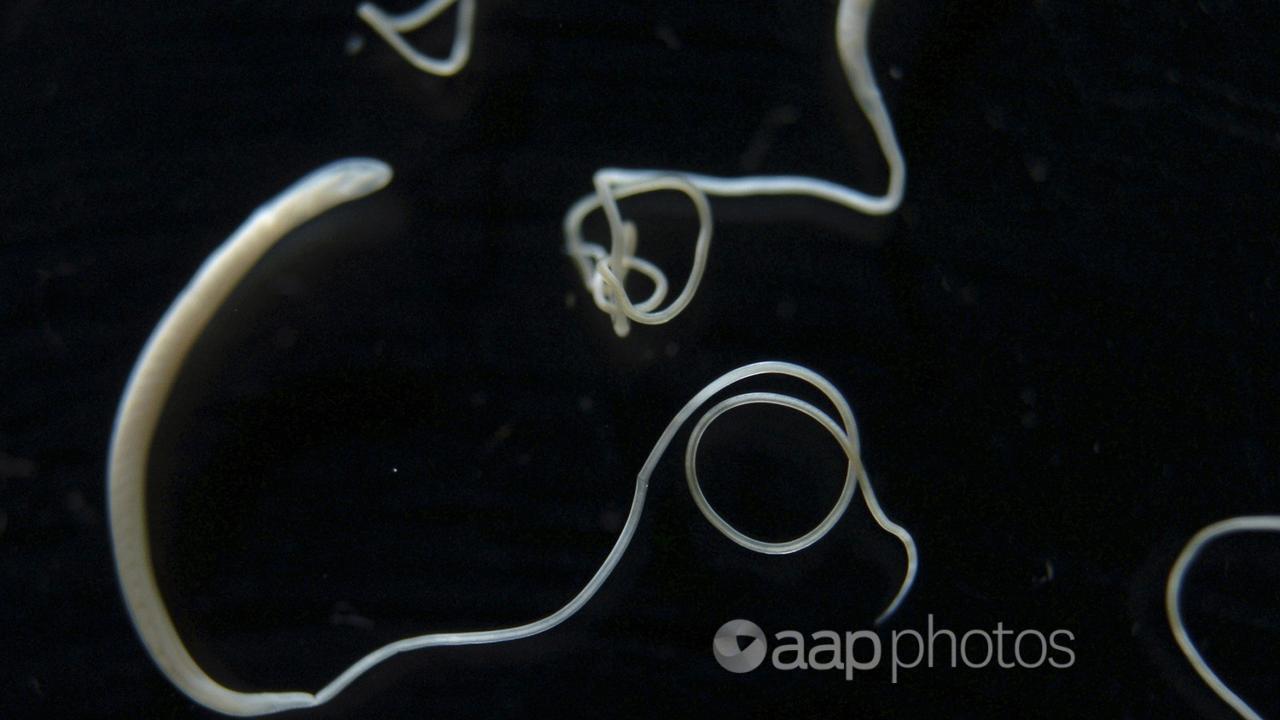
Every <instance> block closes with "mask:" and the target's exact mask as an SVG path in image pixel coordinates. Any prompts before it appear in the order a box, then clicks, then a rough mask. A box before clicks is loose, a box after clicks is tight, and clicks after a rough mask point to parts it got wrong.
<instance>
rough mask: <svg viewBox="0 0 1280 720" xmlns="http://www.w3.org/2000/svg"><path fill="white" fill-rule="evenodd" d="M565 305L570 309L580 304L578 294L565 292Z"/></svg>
mask: <svg viewBox="0 0 1280 720" xmlns="http://www.w3.org/2000/svg"><path fill="white" fill-rule="evenodd" d="M564 306H565V307H566V308H568V309H570V310H572V309H574V308H575V307H577V306H578V294H577V293H571V292H567V293H565V294H564Z"/></svg>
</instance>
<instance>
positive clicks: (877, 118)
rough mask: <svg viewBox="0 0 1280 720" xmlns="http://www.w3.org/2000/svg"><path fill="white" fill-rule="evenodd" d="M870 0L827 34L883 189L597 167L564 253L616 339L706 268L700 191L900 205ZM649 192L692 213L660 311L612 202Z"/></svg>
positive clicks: (654, 271)
mask: <svg viewBox="0 0 1280 720" xmlns="http://www.w3.org/2000/svg"><path fill="white" fill-rule="evenodd" d="M873 5H874V0H841V2H840V5H839V8H838V9H837V11H836V23H835V34H836V48H837V50H838V52H839V55H840V65H841V67H842V68H843V69H844V73H845V78H846V79H847V80H848V82H849V88H850V89H851V90H852V92H853V97H854V99H855V100H856V101H857V103H858V107H859V108H861V109H862V112H863V114H864V115H865V116H866V118H867V121H868V123H870V125H871V129H872V131H873V132H874V134H875V136H876V141H877V143H879V145H880V151H881V153H882V154H883V155H884V159H885V162H886V163H887V164H888V168H889V180H888V187H887V188H886V189H885V192H884V194H883V195H871V194H868V193H865V192H862V191H860V190H855V189H853V188H850V187H846V186H844V185H840V184H838V183H834V182H831V181H830V180H822V179H819V178H812V177H804V176H798V175H753V176H747V177H737V178H725V177H714V176H711V175H700V174H697V173H687V172H673V171H668V170H627V169H621V168H605V169H602V170H600V171H598V172H597V173H596V174H595V178H594V185H595V192H594V194H591V195H587V196H584V197H582V198H581V199H579V200H578V201H577V202H575V203H574V204H573V205H572V206H571V207H570V208H569V210H568V212H567V213H566V214H565V218H564V237H565V252H566V253H568V255H569V256H570V257H571V258H572V259H573V261H574V263H575V264H576V265H577V268H578V272H579V274H580V275H581V276H582V283H583V285H584V286H585V287H586V288H587V290H589V291H590V292H591V297H592V299H593V300H594V301H595V304H596V307H598V308H599V309H600V310H602V311H604V312H605V313H607V314H608V315H609V316H610V317H611V318H612V321H613V330H614V332H615V333H616V334H617V335H618V336H619V337H622V336H625V335H626V334H627V333H628V332H629V331H630V327H631V325H630V324H631V323H632V322H637V323H641V324H646V325H657V324H661V323H665V322H667V321H669V320H671V319H672V318H674V317H675V316H676V315H678V314H679V313H680V311H682V310H683V309H684V308H685V307H686V306H687V305H688V304H689V301H690V300H692V299H693V294H694V293H695V292H696V291H697V288H698V284H699V282H700V281H701V279H702V274H703V272H704V271H705V269H706V262H707V253H708V251H709V249H710V245H711V233H712V221H711V209H710V203H709V202H708V200H707V197H706V196H707V195H715V196H718V197H751V196H758V195H775V196H776V195H792V196H796V195H807V196H811V197H815V198H818V199H821V200H825V201H827V202H831V203H835V204H837V205H842V206H844V207H847V208H849V209H850V210H853V211H855V212H861V213H865V214H867V215H887V214H889V213H891V212H893V211H895V210H897V208H898V206H899V205H901V204H902V194H903V189H904V187H905V185H906V174H907V169H906V161H905V160H904V159H903V157H902V149H901V148H900V147H899V146H898V139H897V136H896V134H895V133H894V131H893V122H892V121H891V120H890V118H889V112H888V110H887V109H885V105H884V100H883V99H882V98H881V96H880V88H879V86H878V85H876V81H875V75H874V74H873V73H872V70H871V59H870V57H869V56H868V54H867V29H868V25H869V22H870V17H871V9H872V6H873ZM657 190H676V191H679V192H682V193H684V194H685V195H687V196H689V198H690V199H691V200H692V201H693V204H694V208H695V210H696V211H697V215H698V236H697V238H696V239H695V241H694V249H693V256H694V262H693V268H692V269H691V270H690V272H689V278H688V280H686V282H685V286H684V289H683V290H681V292H680V294H679V295H677V296H676V299H675V300H673V301H672V302H671V303H670V304H669V305H667V306H666V307H661V309H659V308H660V306H661V305H662V302H663V300H665V298H666V294H667V289H668V286H669V283H668V282H667V277H666V275H665V274H664V273H663V272H662V270H661V269H660V268H658V267H657V266H655V265H654V264H652V263H650V262H648V261H645V260H643V259H641V258H639V257H637V256H636V254H635V253H636V247H637V244H638V242H637V234H636V228H635V225H634V224H633V223H630V222H627V221H624V220H623V219H622V215H621V212H620V211H619V209H618V204H617V201H618V200H619V199H621V198H625V197H629V196H632V195H638V194H641V193H646V192H654V191H657ZM597 210H602V211H603V212H604V216H605V220H606V222H607V223H608V228H609V249H608V250H606V249H605V248H604V247H603V246H601V245H599V244H596V243H591V242H588V241H587V240H586V239H585V238H584V237H583V233H582V224H583V222H584V221H585V220H586V218H587V216H589V215H590V214H591V213H593V212H595V211H597ZM632 270H635V271H637V272H640V273H641V274H643V275H645V276H646V277H648V278H649V280H650V281H652V283H653V285H654V289H653V291H652V292H651V293H650V295H649V297H648V298H646V299H645V300H643V301H640V302H636V301H634V300H632V299H631V298H630V297H629V296H628V294H627V291H626V284H625V283H626V276H627V273H629V272H630V271H632Z"/></svg>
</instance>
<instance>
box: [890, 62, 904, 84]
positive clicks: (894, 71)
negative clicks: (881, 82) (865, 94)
mask: <svg viewBox="0 0 1280 720" xmlns="http://www.w3.org/2000/svg"><path fill="white" fill-rule="evenodd" d="M889 77H891V78H893V79H894V80H901V79H902V68H900V67H898V66H897V65H890V66H889Z"/></svg>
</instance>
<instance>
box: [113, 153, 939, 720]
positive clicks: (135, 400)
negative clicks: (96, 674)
mask: <svg viewBox="0 0 1280 720" xmlns="http://www.w3.org/2000/svg"><path fill="white" fill-rule="evenodd" d="M391 175H392V172H391V168H390V167H388V166H387V165H386V164H384V163H382V162H379V161H377V160H370V159H352V160H343V161H340V162H336V163H333V164H331V165H328V166H325V167H323V168H321V169H319V170H317V171H315V172H313V173H311V174H310V175H307V176H306V177H304V178H303V179H302V180H300V181H298V182H297V183H295V184H294V185H292V186H291V187H290V188H289V189H287V190H285V191H284V192H283V193H281V194H280V195H279V196H277V197H276V198H274V199H272V200H271V201H269V202H268V203H266V204H265V205H263V206H262V207H261V208H259V209H258V210H257V211H255V212H254V213H253V215H252V216H250V218H249V219H248V220H247V221H246V222H245V223H244V225H242V226H241V227H240V228H239V229H238V230H237V231H236V232H235V233H234V234H232V235H231V237H230V238H228V239H227V240H226V241H225V242H224V243H223V244H222V245H221V246H220V247H219V248H218V249H217V250H216V251H215V252H214V253H213V254H212V255H211V256H210V257H209V259H208V260H206V261H205V263H204V264H203V265H202V266H201V267H200V269H199V270H198V271H197V273H196V275H195V277H194V278H193V279H192V280H191V282H190V284H188V285H187V287H186V288H185V289H184V290H183V291H182V292H181V293H180V294H179V295H178V297H177V299H175V300H174V302H173V304H172V305H171V306H170V308H169V309H168V311H167V312H166V313H165V315H164V317H163V318H162V319H161V320H160V323H159V324H158V325H157V326H156V328H155V330H154V331H153V332H152V334H151V337H150V338H149V339H148V340H147V343H146V345H145V346H144V347H143V350H142V353H141V355H140V356H139V357H138V360H137V363H136V364H135V366H134V368H133V372H132V374H131V375H130V377H129V381H128V384H127V385H126V387H125V391H124V396H123V398H122V399H121V401H120V407H119V410H118V412H117V415H116V421H115V428H114V433H113V436H112V440H111V456H110V460H109V465H108V487H107V494H108V504H109V509H110V524H111V539H112V547H113V550H114V553H115V560H116V571H117V573H118V575H119V579H120V585H121V588H122V589H123V592H124V599H125V604H126V605H127V607H128V609H129V615H130V618H131V619H132V621H133V624H134V626H135V627H136V628H137V630H138V634H139V636H140V637H141V639H142V642H143V644H144V645H145V646H146V648H147V651H148V652H149V653H150V654H151V657H152V659H153V660H155V663H156V665H157V666H158V667H159V668H160V670H161V672H163V673H164V674H165V676H166V677H168V679H169V680H170V681H171V682H172V683H173V684H174V685H175V686H177V687H178V688H179V689H180V690H182V692H184V693H186V694H187V696H188V697H190V698H191V699H192V700H194V701H196V702H198V703H200V704H201V705H203V706H205V707H207V708H209V709H211V710H216V711H218V712H221V713H225V714H227V715H241V716H249V715H264V714H268V713H274V712H280V711H283V710H290V709H296V708H305V707H314V706H317V705H321V704H324V703H325V702H328V701H329V700H330V699H331V698H333V697H334V696H335V695H337V694H338V693H340V692H342V690H343V689H345V688H346V687H347V686H348V685H350V684H351V683H352V682H353V681H354V680H355V679H356V678H358V677H360V676H361V675H362V674H364V673H365V672H367V671H369V670H370V669H371V668H373V667H374V666H376V665H378V664H379V663H381V662H383V661H384V660H387V659H388V658H390V657H392V656H394V655H396V654H398V653H401V652H407V651H410V650H416V649H420V648H426V647H434V646H443V645H472V644H478V643H496V642H505V641H509V640H516V639H519V638H525V637H529V636H531V635H535V634H537V633H541V632H545V631H547V630H549V629H551V628H553V627H555V626H556V625H559V624H560V623H562V622H564V621H565V620H566V619H568V618H569V617H571V616H572V615H573V614H574V613H576V612H577V611H578V610H579V609H580V608H581V607H582V606H583V605H584V604H586V602H587V601H588V600H590V599H591V597H592V596H593V595H595V593H596V591H597V590H599V589H600V587H601V585H603V584H604V582H605V580H606V579H607V578H608V577H609V574H610V573H611V572H613V569H614V567H615V566H616V565H617V564H618V562H619V560H620V559H621V558H622V555H623V553H624V552H625V551H626V549H627V546H628V545H629V544H630V543H631V539H632V537H633V536H634V535H635V532H636V527H637V526H638V524H639V522H640V514H641V511H642V510H643V508H644V501H645V496H646V494H647V492H648V487H649V478H650V476H651V475H652V473H653V470H654V468H655V467H656V466H657V464H658V461H659V459H660V458H661V457H662V455H663V453H664V452H665V451H666V449H667V447H668V446H669V445H670V444H671V441H672V439H673V438H674V437H675V435H676V433H677V432H678V431H679V430H680V428H681V427H682V426H683V425H684V424H685V423H686V422H687V421H688V420H689V419H690V418H691V417H693V415H694V414H695V413H696V412H697V411H698V409H699V408H700V407H701V406H702V405H704V404H705V403H707V402H708V401H709V400H711V398H712V397H713V396H715V395H716V394H717V393H719V392H720V391H722V390H724V389H725V388H727V387H729V386H730V385H733V384H735V383H737V382H740V381H742V380H745V379H747V378H751V377H755V376H759V375H766V374H774V375H785V376H789V377H793V378H797V379H799V380H802V381H804V382H806V383H808V384H809V385H811V386H813V387H814V388H815V389H817V390H818V391H819V392H820V393H822V394H823V395H824V396H826V398H827V399H828V400H829V401H830V402H831V404H832V405H833V406H834V407H835V408H836V411H837V415H838V419H837V418H833V417H831V416H830V415H827V414H826V413H824V412H823V411H821V410H819V409H818V408H817V407H815V406H813V405H812V404H810V403H807V402H805V401H803V400H799V399H797V398H794V397H790V396H787V395H781V394H777V393H765V392H755V393H743V394H739V395H735V396H732V397H729V398H727V399H724V400H722V401H720V402H719V403H717V404H716V405H715V406H714V407H712V408H711V409H710V410H709V411H707V412H706V413H705V414H704V415H703V416H702V417H701V418H700V419H699V420H698V422H697V423H696V424H695V425H694V427H693V429H692V431H691V432H690V436H689V444H688V448H687V451H686V454H685V471H686V475H687V478H688V483H689V490H690V492H691V494H692V495H693V498H694V502H695V503H696V504H697V506H698V508H699V510H701V511H702V514H703V515H704V516H706V518H707V519H708V520H709V521H710V522H711V524H712V525H713V526H714V527H715V528H716V529H717V530H718V531H720V532H721V533H722V534H724V535H725V537H727V538H729V539H730V540H732V541H734V542H735V543H737V544H739V545H741V546H743V547H745V548H748V549H750V550H753V551H756V552H762V553H768V554H784V553H791V552H795V551H797V550H801V549H804V548H806V547H808V546H810V545H812V544H813V543H815V542H817V541H818V540H819V539H821V538H822V537H823V536H824V535H826V534H827V533H828V532H829V531H830V530H831V528H832V527H833V526H834V525H835V523H836V522H837V521H838V520H839V519H840V518H841V516H843V514H844V512H845V510H846V509H847V508H848V506H849V503H850V501H851V500H852V499H853V495H854V493H855V492H856V491H857V489H858V488H861V489H862V491H863V497H864V500H865V502H866V504H867V508H868V509H869V510H870V512H871V514H872V516H873V517H874V518H875V521H876V522H877V523H878V524H879V525H880V527H882V528H884V529H885V530H886V531H888V532H889V533H891V534H893V535H894V536H895V537H897V538H898V539H899V540H900V541H901V542H902V543H903V546H904V547H905V548H906V554H907V569H906V575H905V577H904V579H903V582H902V585H901V587H900V588H899V589H898V592H897V594H896V595H895V596H894V598H893V600H892V601H891V602H890V603H889V606H888V607H887V608H886V609H885V610H884V612H882V613H881V614H880V616H879V617H878V618H877V620H876V622H877V623H878V622H882V621H883V620H885V619H886V618H888V617H889V616H890V615H891V614H892V613H893V612H894V611H895V610H896V609H897V608H898V606H899V605H900V604H901V603H902V601H903V599H904V598H905V597H906V595H907V592H908V591H909V590H910V589H911V585H912V583H913V582H914V580H915V575H916V569H917V565H918V560H917V553H916V546H915V541H914V540H913V539H912V537H911V534H910V533H908V532H907V531H906V529H905V528H903V527H901V526H900V525H897V524H896V523H894V522H893V521H891V520H890V519H889V518H888V517H887V516H886V515H885V513H884V510H883V509H882V508H881V507H880V504H879V502H878V501H877V500H876V496H875V493H874V492H873V491H872V489H871V481H870V479H869V478H868V477H867V473H866V470H865V469H864V468H863V465H862V459H861V450H860V447H859V442H858V432H857V425H856V422H855V420H854V417H853V411H852V409H851V408H850V407H849V404H848V402H847V401H845V399H844V397H843V396H842V395H841V394H840V392H839V391H838V390H837V389H836V388H835V386H834V385H832V384H831V383H830V382H828V381H827V380H826V379H824V378H823V377H821V376H820V375H818V374H817V373H815V372H813V371H812V370H809V369H807V368H804V367H801V366H799V365H793V364H791V363H785V362H776V361H769V362H759V363H754V364H751V365H747V366H744V367H741V368H738V369H736V370H733V371H731V372H729V373H726V374H725V375H722V376H721V377H720V378H718V379H717V380H715V381H714V382H712V383H711V384H710V385H708V386H707V387H705V388H703V389H702V390H701V391H700V392H699V393H698V394H697V395H695V396H694V397H693V399H692V400H690V401H689V402H688V403H686V404H685V406H684V407H683V408H681V409H680V411H679V412H678V413H676V416H675V418H673V419H672V420H671V422H670V423H669V424H668V425H667V427H666V429H665V430H664V431H663V432H662V435H661V436H660V437H659V438H658V442H657V443H656V444H655V445H654V447H653V450H652V451H650V453H649V456H648V458H647V459H646V460H645V463H644V465H643V467H642V468H641V469H640V472H639V474H638V475H637V476H636V485H635V492H634V495H633V497H632V500H631V509H630V511H629V512H628V515H627V519H626V522H625V524H624V525H623V528H622V531H621V533H620V534H619V536H618V539H617V540H616V541H615V542H614V545H613V548H612V549H611V550H610V551H609V554H608V555H607V556H606V557H605V559H604V561H603V562H602V563H601V565H600V567H599V569H598V570H596V572H595V574H594V575H592V577H591V579H590V580H589V581H588V582H587V584H586V585H585V586H584V587H583V588H582V589H581V590H579V591H578V593H577V594H576V595H575V596H574V597H573V598H572V599H570V600H569V602H568V603H566V604H565V605H564V606H563V607H561V608H560V609H559V610H556V611H555V612H553V613H551V614H550V615H548V616H546V617H544V618H541V619H539V620H535V621H533V622H530V623H526V624H524V625H518V626H515V627H508V628H500V629H495V630H482V631H474V632H457V633H433V634H428V635H421V636H418V637H411V638H405V639H403V640H398V641H395V642H392V643H390V644H388V645H385V646H383V647H381V648H378V649H377V650H374V651H373V652H371V653H369V654H368V655H365V656H364V657H363V658H361V659H360V660H358V661H357V662H355V663H354V664H352V665H351V666H350V667H349V668H347V669H346V670H345V671H343V672H342V673H341V674H340V675H338V676H337V677H336V678H335V679H334V680H333V681H332V682H330V683H329V684H328V685H326V686H324V687H323V688H321V689H320V690H319V691H318V692H316V693H314V694H312V693H307V692H302V691H286V692H241V691H237V690H233V689H231V688H228V687H225V686H223V685H222V684H220V683H218V682H217V681H216V680H214V679H213V678H211V677H210V676H209V675H208V674H207V673H205V671H204V670H203V669H202V668H201V667H200V666H199V665H198V664H197V663H196V661H195V660H194V659H193V658H192V657H191V655H190V653H189V652H188V651H187V648H186V646H185V645H183V643H182V639H181V638H180V637H179V636H178V633H177V630H176V629H175V628H174V625H173V620H172V618H171V617H170V615H169V612H168V609H167V607H166V606H165V603H164V599H163V598H162V597H161V595H160V591H159V588H158V586H157V584H156V578H155V570H154V568H153V566H152V562H151V552H150V548H149V545H148V542H149V541H148V532H147V513H146V503H145V498H146V479H147V460H148V456H149V452H150V449H151V444H152V441H153V438H154V436H155V430H156V424H157V422H158V421H159V418H160V414H161V412H162V410H163V409H164V406H165V403H166V401H167V400H168V397H169V393H170V392H171V390H172V388H173V384H174V381H175V379H176V377H177V375H178V372H179V371H180V369H181V367H182V363H183V361H184V359H185V358H186V356H187V354H188V353H189V352H190V350H191V348H192V346H193V345H194V343H195V341H196V339H197V338H198V337H199V335H200V333H201V332H202V331H203V329H204V328H205V326H206V325H207V324H208V322H209V320H210V319H211V318H212V317H213V315H214V313H215V312H216V311H217V309H218V307H219V306H220V305H221V304H222V303H223V302H224V301H225V300H226V298H227V296H228V295H229V294H230V293H231V291H232V289H233V288H234V287H235V285H236V284H237V283H238V282H239V281H240V279H241V278H242V277H244V275H245V274H246V273H247V272H248V271H249V269H250V268H251V267H252V266H253V265H254V263H255V262H257V260H258V259H259V258H261V257H262V255H263V254H264V253H265V252H266V251H267V250H268V249H269V248H270V247H271V246H272V245H273V244H275V243H276V242H277V241H278V240H279V239H280V238H281V237H283V236H284V235H286V234H287V233H288V232H289V231H290V230H292V229H294V228H296V227H297V226H299V225H301V224H302V223H304V222H306V221H308V220H310V219H312V218H314V217H316V216H317V215H319V214H320V213H322V212H324V211H325V210H328V209H329V208H332V207H334V206H337V205H339V204H342V203H344V202H347V201H349V200H354V199H356V198H359V197H363V196H365V195H368V194H369V193H372V192H374V191H376V190H378V189H380V188H382V187H384V186H385V185H386V184H387V183H388V182H389V181H390V179H391ZM753 403H768V404H773V405H779V406H782V407H787V408H791V409H794V410H796V411H798V412H801V413H803V414H805V415H807V416H809V417H811V418H813V419H814V420H816V421H817V422H819V423H820V424H821V425H822V426H823V427H824V428H825V429H826V430H827V431H828V432H829V433H831V435H832V437H834V438H835V439H836V441H837V442H838V443H839V444H840V447H841V448H842V449H843V450H844V452H845V455H846V457H847V459H848V465H847V470H846V472H845V481H844V486H843V489H842V490H841V493H840V496H839V498H838V500H837V501H836V504H835V506H834V507H833V508H832V510H831V512H830V513H829V514H828V515H827V516H826V517H825V518H824V519H823V520H822V521H821V522H820V523H819V524H818V526H817V527H815V528H814V529H813V530H811V531H809V532H807V533H805V534H804V535H801V536H800V537H798V538H796V539H794V540H791V541H787V542H779V543H770V542H764V541H761V540H757V539H755V538H752V537H750V536H748V535H746V534H745V533H743V532H741V531H740V530H738V529H737V528H735V527H733V526H732V525H731V524H730V523H729V522H728V521H726V520H725V519H724V518H723V517H721V516H720V514H719V513H717V512H716V511H715V509H714V508H712V507H711V505H710V504H709V503H708V502H707V499H706V497H705V496H704V495H703V493H702V488H701V485H700V484H699V482H698V474H697V451H698V447H699V444H700V442H701V439H702V436H703V434H704V433H705V432H706V430H707V428H708V427H709V426H710V424H711V423H712V422H713V421H714V420H715V419H716V418H717V417H719V416H720V415H722V414H724V413H725V412H728V411H729V410H731V409H734V408H737V407H741V406H744V405H748V404H753Z"/></svg>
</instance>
